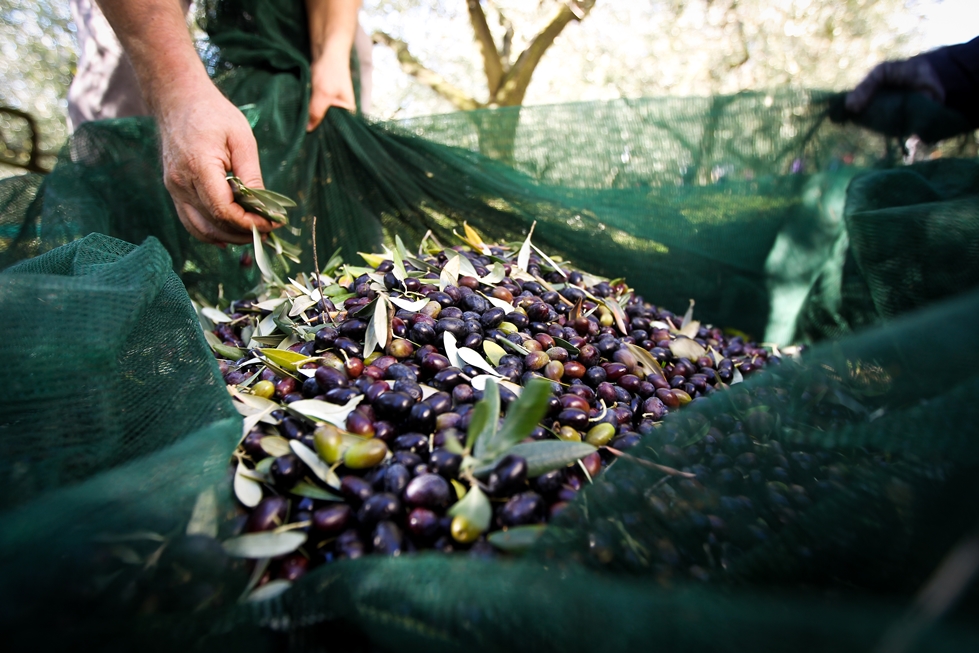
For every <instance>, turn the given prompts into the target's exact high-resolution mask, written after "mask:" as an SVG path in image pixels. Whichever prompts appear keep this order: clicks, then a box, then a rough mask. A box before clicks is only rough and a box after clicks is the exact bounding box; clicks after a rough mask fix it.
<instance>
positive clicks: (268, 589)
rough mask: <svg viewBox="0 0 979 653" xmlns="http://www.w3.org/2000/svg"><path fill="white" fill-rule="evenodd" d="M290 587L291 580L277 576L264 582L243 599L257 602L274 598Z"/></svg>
mask: <svg viewBox="0 0 979 653" xmlns="http://www.w3.org/2000/svg"><path fill="white" fill-rule="evenodd" d="M290 587H292V581H291V580H285V579H284V578H279V579H276V580H270V581H269V582H267V583H265V584H264V585H262V586H261V587H259V588H258V589H257V590H255V591H254V592H252V593H251V594H249V595H248V597H247V598H246V599H245V601H247V602H248V603H257V602H259V601H268V600H269V599H274V598H275V597H277V596H281V595H282V594H284V593H285V592H286V590H288V589H289V588H290Z"/></svg>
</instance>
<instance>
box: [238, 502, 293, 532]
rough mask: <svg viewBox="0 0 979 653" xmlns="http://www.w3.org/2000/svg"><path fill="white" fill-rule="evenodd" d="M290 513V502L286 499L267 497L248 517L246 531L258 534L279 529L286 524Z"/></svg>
mask: <svg viewBox="0 0 979 653" xmlns="http://www.w3.org/2000/svg"><path fill="white" fill-rule="evenodd" d="M288 513H289V501H288V500H287V499H286V498H285V497H265V498H264V499H262V500H261V501H259V502H258V505H257V506H255V507H254V508H253V509H252V512H251V514H250V515H248V521H247V522H246V523H245V531H246V532H248V533H258V532H262V531H270V530H272V529H273V528H278V527H279V526H281V525H282V524H284V523H285V521H286V515H287V514H288Z"/></svg>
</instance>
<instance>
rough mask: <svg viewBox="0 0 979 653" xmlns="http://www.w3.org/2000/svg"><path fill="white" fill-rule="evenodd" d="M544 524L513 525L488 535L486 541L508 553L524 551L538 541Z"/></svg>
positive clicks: (542, 532)
mask: <svg viewBox="0 0 979 653" xmlns="http://www.w3.org/2000/svg"><path fill="white" fill-rule="evenodd" d="M546 528H547V527H546V526H544V525H543V524H531V525H528V526H511V527H510V528H508V529H507V530H505V531H495V532H493V533H490V534H489V535H487V536H486V541H487V542H489V543H490V544H492V545H493V546H495V547H496V548H497V549H500V550H501V551H506V552H507V553H523V552H524V551H526V550H527V549H529V548H530V547H531V546H533V544H534V542H536V541H537V540H538V539H539V538H540V536H541V535H543V534H544V529H546Z"/></svg>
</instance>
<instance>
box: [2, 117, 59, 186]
mask: <svg viewBox="0 0 979 653" xmlns="http://www.w3.org/2000/svg"><path fill="white" fill-rule="evenodd" d="M0 113H6V114H9V115H11V116H14V117H15V118H20V119H21V120H23V121H24V122H26V123H27V128H28V129H29V130H30V132H31V151H30V152H29V153H27V163H24V162H23V161H22V160H21V159H20V158H19V157H16V154H18V152H17V151H16V150H14V152H15V157H14V158H11V157H7V156H4V157H0V163H3V164H6V165H9V166H14V167H16V168H22V169H24V170H27V171H28V172H37V173H40V174H47V173H49V172H51V168H48V167H45V166H43V165H41V162H40V160H39V159H40V157H41V156H43V155H44V154H45V153H44V152H42V151H41V145H40V140H41V136H40V134H39V133H38V130H37V120H35V118H34V116H32V115H31V114H29V113H27V112H26V111H21V110H20V109H14V108H13V107H0Z"/></svg>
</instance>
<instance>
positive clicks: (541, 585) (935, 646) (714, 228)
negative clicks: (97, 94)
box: [0, 1, 979, 651]
mask: <svg viewBox="0 0 979 653" xmlns="http://www.w3.org/2000/svg"><path fill="white" fill-rule="evenodd" d="M204 18H205V26H206V28H207V29H208V32H209V34H210V38H211V43H212V44H213V46H214V48H215V49H214V51H213V53H212V57H211V58H210V59H209V61H208V63H209V65H210V66H211V67H212V69H213V71H214V75H215V79H216V80H217V81H218V83H219V85H220V86H221V88H222V89H223V90H224V91H225V93H226V94H227V95H228V96H229V97H230V98H231V99H232V100H233V101H234V102H235V103H236V104H238V105H239V106H242V107H243V110H244V111H245V112H246V114H247V115H248V116H249V118H250V120H251V121H252V123H253V125H254V129H255V133H256V137H257V139H258V142H259V147H260V152H261V156H262V164H263V165H262V168H263V171H264V174H265V183H266V185H267V186H268V187H270V188H272V189H274V190H276V191H279V192H282V193H285V194H287V195H289V196H291V197H294V198H296V199H297V200H298V202H299V205H300V206H299V208H298V209H296V210H295V211H294V212H293V213H292V216H293V219H292V222H293V224H294V225H295V226H297V227H299V229H300V230H301V231H300V233H299V235H289V234H286V237H287V238H290V239H292V240H294V242H296V243H298V244H301V245H302V247H303V248H304V253H303V259H304V262H305V263H306V265H307V266H309V265H311V260H312V257H311V251H310V248H309V243H311V238H312V223H311V219H312V216H313V215H316V216H318V226H317V233H316V237H317V238H318V240H319V244H320V252H321V253H324V252H325V254H326V255H328V254H329V253H330V252H332V251H333V249H334V248H335V247H337V246H342V247H343V251H344V253H345V255H346V256H347V258H348V260H353V256H354V253H355V252H357V251H373V250H376V249H377V247H378V244H379V243H380V242H381V240H382V239H384V238H388V237H393V233H395V232H397V233H398V234H400V235H401V237H402V239H403V240H404V241H405V242H406V243H408V244H409V246H411V243H412V242H418V240H419V239H420V238H421V237H422V235H423V234H424V233H425V232H426V231H427V230H429V229H431V230H432V231H433V232H434V233H435V234H436V235H437V236H438V237H439V238H440V239H441V240H442V241H443V242H453V236H452V234H451V232H452V230H453V229H454V228H455V229H457V228H459V227H460V226H461V224H462V221H464V220H465V221H468V222H469V224H471V225H472V226H474V227H476V228H477V229H478V230H480V231H481V232H482V234H483V235H484V237H485V238H486V239H487V240H504V239H505V240H516V239H520V238H523V237H524V235H525V234H526V232H527V230H528V229H529V228H530V225H531V224H532V223H533V222H534V221H535V220H536V221H537V227H536V229H535V232H534V233H535V236H534V242H535V244H537V245H538V246H539V247H541V248H542V249H543V250H544V251H546V252H549V253H560V254H561V255H563V256H565V257H566V258H567V259H569V260H571V261H573V262H574V263H575V264H576V265H577V266H579V267H581V268H583V269H586V270H589V271H594V272H596V273H600V274H605V275H608V276H612V277H618V276H625V277H626V278H627V279H628V281H629V283H630V284H631V285H632V286H633V287H635V288H636V289H637V290H638V291H639V292H640V293H641V294H643V295H644V296H645V297H646V298H647V299H649V300H650V301H653V302H655V303H656V304H658V305H662V306H666V307H668V308H671V309H672V310H682V309H684V308H685V307H686V305H687V300H688V298H691V297H693V298H695V299H696V300H697V315H698V318H700V319H701V320H704V321H709V322H713V323H715V324H719V325H722V326H725V327H733V328H737V329H740V330H743V331H746V332H748V333H751V334H753V335H754V336H755V337H757V338H764V339H765V340H767V341H770V342H777V343H787V342H793V341H799V340H806V341H812V342H816V343H817V344H816V345H814V346H813V347H812V348H811V349H810V350H808V351H807V352H806V353H805V354H804V355H803V356H802V357H801V358H800V359H786V360H785V362H783V364H782V365H780V366H777V367H773V368H769V369H768V370H767V371H766V372H764V373H759V374H756V375H754V376H752V377H750V378H749V379H748V380H747V381H746V382H745V383H743V384H740V385H738V386H736V387H734V388H732V389H731V390H730V391H728V392H725V393H717V394H714V395H712V396H711V397H710V398H709V399H705V400H703V401H698V402H696V403H695V404H693V405H692V406H689V407H687V408H686V409H684V410H683V411H681V412H679V413H677V414H675V415H671V416H670V417H669V418H668V419H667V420H666V422H665V424H664V425H663V427H662V428H659V429H657V430H656V431H654V432H652V433H650V434H648V435H646V437H645V438H644V439H643V441H642V442H641V444H640V445H639V446H638V447H636V448H635V449H633V450H632V451H633V452H634V453H636V455H637V458H638V460H636V461H629V460H621V461H619V462H617V463H616V464H615V465H614V466H613V467H612V468H611V469H609V471H608V473H607V474H603V475H602V476H601V477H599V479H598V480H597V481H596V483H595V484H594V485H592V486H590V487H589V488H588V489H586V490H585V491H584V492H583V495H582V496H581V497H579V499H578V500H577V501H576V502H575V503H574V504H573V505H572V506H571V507H570V508H569V509H568V510H567V511H565V513H564V514H563V515H562V517H561V518H560V520H559V521H557V522H555V523H554V524H553V527H552V528H550V529H549V531H548V534H547V535H546V536H545V538H543V539H542V540H541V541H540V542H538V543H537V544H536V545H535V547H534V548H533V549H532V550H531V551H530V552H529V553H528V554H526V555H525V556H523V557H522V558H519V559H508V560H486V559H479V558H473V557H468V556H466V555H455V556H438V555H413V556H404V557H399V558H391V559H386V558H367V559H360V560H356V561H345V562H339V563H336V564H330V565H326V566H324V567H322V568H319V569H318V570H316V571H315V572H313V573H311V574H309V575H307V576H306V577H304V578H303V579H302V580H301V582H299V583H298V584H297V585H296V586H295V587H294V588H293V589H292V590H290V591H289V592H287V593H286V594H284V595H282V596H280V597H278V598H276V599H273V600H271V601H268V602H265V603H258V604H243V603H240V602H239V597H240V595H241V594H242V591H243V589H244V588H245V586H246V584H247V582H248V572H247V569H246V568H245V566H244V565H243V564H241V563H240V562H236V561H233V560H231V559H229V558H227V557H226V556H225V555H224V553H223V551H222V549H221V547H220V545H219V542H220V540H222V539H224V538H225V537H227V536H228V535H229V534H230V533H231V532H232V529H233V523H234V514H235V508H234V500H233V498H232V496H231V491H230V485H231V483H230V478H229V476H228V460H229V458H230V455H231V452H232V451H233V449H234V447H235V444H236V442H237V440H238V438H239V436H240V433H241V422H240V418H239V417H238V416H237V415H236V414H235V411H234V409H233V408H232V407H231V404H230V401H229V398H228V395H227V393H226V392H225V389H224V387H223V383H222V381H221V378H220V376H219V375H218V370H217V365H216V363H215V361H214V359H213V357H212V355H211V353H210V351H209V348H208V346H207V344H206V342H205V340H204V338H203V336H202V334H201V333H200V329H199V326H198V320H197V316H196V314H195V311H194V309H193V307H192V305H191V303H190V300H189V297H188V291H189V292H190V293H191V294H192V295H200V296H202V297H206V298H210V299H214V298H215V297H216V296H217V295H218V294H219V293H221V292H223V294H224V296H225V297H226V298H235V297H240V296H243V295H244V294H245V293H246V292H247V291H248V290H249V289H250V288H252V287H253V286H254V284H255V283H256V281H257V279H258V276H257V275H258V272H257V270H255V269H254V268H253V267H243V266H242V265H241V263H240V260H241V253H242V251H244V250H246V249H247V248H235V247H229V248H228V249H227V250H224V251H222V250H218V249H216V248H213V247H209V246H205V245H202V244H199V243H197V242H195V241H193V240H191V239H190V237H189V236H188V235H187V234H186V233H185V232H184V230H183V229H182V228H181V226H180V224H179V222H178V220H177V219H176V215H175V213H174V211H173V208H172V204H171V202H170V200H169V197H168V196H167V194H166V191H165V190H164V188H163V185H162V183H160V178H161V172H160V169H159V164H158V151H157V141H156V134H155V129H154V126H153V125H152V123H151V122H149V121H147V120H138V119H130V120H120V121H111V122H104V123H96V124H90V125H87V126H86V127H85V128H83V129H82V130H81V131H80V132H79V133H78V134H76V136H75V137H74V138H73V139H72V141H71V142H70V143H69V144H68V146H67V147H66V149H65V151H64V153H63V155H62V158H61V161H60V162H59V165H58V166H57V168H56V170H55V171H54V172H53V173H52V174H50V175H48V176H47V177H46V178H43V179H42V178H39V177H36V176H30V175H29V176H25V177H20V178H16V179H12V180H7V181H5V182H3V184H2V185H0V268H5V269H4V272H3V273H2V274H0V315H2V321H0V325H2V326H0V336H2V337H0V352H2V359H3V361H4V363H5V365H6V369H7V372H6V378H7V382H6V384H5V392H4V393H3V395H2V398H0V441H2V443H3V447H2V449H0V451H2V452H3V455H2V456H0V472H2V478H3V480H4V483H5V489H4V491H3V492H2V493H0V511H2V515H0V519H2V522H0V523H2V526H0V631H2V632H4V633H6V634H7V637H6V638H5V641H7V642H9V644H8V646H11V647H12V650H21V649H26V648H28V647H30V648H31V649H48V648H50V649H54V648H56V647H57V648H59V649H63V648H65V647H72V648H78V647H79V646H81V645H87V646H97V647H98V648H100V649H103V650H133V649H136V648H137V647H138V648H140V649H150V650H168V651H172V650H176V648H177V647H182V648H190V647H193V648H197V649H201V650H205V649H210V650H214V649H215V647H217V648H219V649H221V650H225V649H227V650H235V651H247V650H271V649H276V648H284V647H286V646H288V647H290V648H292V649H295V650H323V651H333V650H347V649H351V650H394V649H397V650H445V651H456V650H473V651H477V650H486V651H492V650H504V649H505V650H527V651H543V650H626V649H627V648H632V647H643V648H646V649H650V648H653V647H658V648H662V649H663V650H690V651H726V650H731V651H747V650H754V651H767V650H784V649H791V650H794V651H824V650H825V651H829V650H832V651H850V650H852V651H869V650H880V651H899V650H923V649H928V650H940V651H958V650H962V651H966V650H969V651H974V650H976V647H977V646H979V632H977V630H976V629H975V625H974V624H975V623H976V622H975V617H976V612H977V607H979V606H977V598H979V596H977V595H976V592H975V590H969V589H968V585H966V589H965V590H964V591H962V592H957V591H955V590H954V587H955V585H956V582H957V581H962V582H963V583H967V581H968V572H969V570H970V565H969V562H970V561H973V560H974V558H975V554H972V556H971V557H970V555H969V552H970V551H973V550H974V548H975V539H974V538H975V533H976V529H977V527H979V510H977V509H976V506H977V505H979V503H977V500H979V483H977V482H976V478H979V476H977V474H979V440H977V436H976V433H977V431H976V426H975V425H976V424H977V420H979V408H977V404H976V402H975V400H974V398H975V396H976V394H977V392H979V373H977V370H979V353H977V349H976V347H975V346H974V341H973V338H974V337H975V334H976V333H977V332H979V289H977V281H979V166H977V165H976V162H975V161H974V160H971V159H954V158H943V159H939V160H935V161H931V162H927V163H921V164H915V165H913V166H900V165H898V164H899V162H900V157H901V151H900V148H899V146H897V145H896V142H897V141H896V140H894V139H888V138H882V137H880V136H875V135H873V134H871V133H870V132H868V131H866V130H864V129H861V128H859V127H855V126H853V125H841V124H838V123H836V122H833V121H832V120H831V117H835V115H836V107H837V104H834V103H838V98H833V97H830V96H823V95H814V94H810V93H805V92H800V91H780V92H777V93H770V94H766V93H751V94H742V95H737V96H730V97H714V98H707V99H696V98H689V99H668V98H667V99H644V100H635V101H617V102H609V103H588V104H571V105H563V106H556V107H533V108H523V109H520V110H519V111H518V110H516V109H512V110H500V111H488V112H477V113H469V114H454V115H449V116H437V117H431V118H419V119H414V120H411V121H407V122H404V123H401V124H396V125H389V124H373V123H370V122H368V121H365V120H363V119H361V118H358V117H354V116H350V115H349V114H346V113H342V112H337V111H331V112H330V113H329V114H328V116H327V121H325V123H324V125H323V126H322V127H321V128H320V129H318V130H317V131H316V132H315V133H314V134H312V135H309V136H307V135H306V134H305V133H304V125H305V121H304V120H303V116H304V115H305V110H306V109H305V107H306V102H307V98H308V92H307V90H306V89H307V83H308V78H309V74H308V73H309V71H308V65H307V63H306V47H307V46H306V40H305V39H306V37H305V25H304V22H303V18H302V12H301V3H292V2H240V1H239V2H230V1H229V2H218V3H210V4H207V6H206V7H205V16H204ZM895 98H896V96H888V97H885V98H883V99H882V100H881V102H880V103H878V105H877V106H876V108H875V110H874V111H872V112H871V114H870V118H869V119H868V120H869V122H870V124H871V125H872V126H874V127H875V128H877V129H878V130H880V131H883V132H885V133H889V134H890V135H891V136H904V135H907V134H908V133H911V132H912V131H917V132H918V133H924V130H925V129H926V127H927V125H938V127H937V128H936V129H939V131H937V132H928V133H930V134H933V135H935V134H937V135H938V136H949V135H951V133H948V129H947V127H948V125H949V121H948V120H947V119H946V117H943V116H941V114H940V111H939V108H936V107H934V106H933V105H928V104H927V103H926V102H924V101H923V100H922V99H920V98H918V99H912V100H907V101H905V100H904V99H901V98H896V99H895ZM887 118H892V120H891V122H887V121H886V120H885V119H887ZM922 121H924V122H922ZM922 125H925V127H923V126H922ZM942 129H945V130H946V131H941V130H942ZM953 131H954V130H953ZM944 151H946V152H950V151H951V147H950V146H946V149H945V150H944ZM130 243H131V244H130ZM746 448H747V449H752V450H753V451H756V452H757V453H758V458H759V459H760V461H759V462H758V463H757V464H758V465H760V466H762V467H764V466H765V465H768V464H770V462H766V461H768V460H769V457H771V456H782V457H783V458H784V465H785V470H786V471H787V473H788V474H789V478H787V479H786V480H785V482H784V483H782V484H781V485H772V484H771V483H765V484H763V485H758V486H753V485H751V480H750V477H746V478H744V479H741V480H740V481H738V480H737V479H731V478H730V477H729V476H725V475H723V474H707V475H703V474H699V475H698V476H697V478H696V479H689V478H683V479H680V478H675V477H669V476H666V475H664V474H663V472H662V471H660V470H659V469H658V468H656V467H654V466H650V465H649V463H656V464H664V463H665V464H670V465H672V466H674V467H678V468H679V467H683V468H686V469H691V470H694V472H696V471H697V470H698V468H697V467H696V465H697V464H698V461H701V460H706V459H709V458H711V457H712V456H716V455H718V454H719V453H723V454H725V455H728V456H730V457H732V458H733V457H736V456H740V455H742V454H744V453H746ZM739 460H744V461H745V462H744V463H743V464H744V465H747V466H750V464H751V463H750V460H751V459H739ZM779 460H781V459H779ZM781 464H782V463H781V462H780V463H779V465H781ZM708 516H712V517H716V518H718V519H720V520H721V522H720V523H721V524H722V525H719V524H718V522H716V521H711V520H710V519H708ZM705 520H706V521H705ZM714 530H717V531H718V532H720V531H723V533H722V537H721V539H720V540H717V541H713V540H711V535H710V532H713V531H714ZM970 538H971V539H970ZM970 543H971V544H970ZM970 546H971V547H972V548H970ZM953 551H954V552H956V556H957V557H955V560H958V561H960V565H959V566H958V567H956V566H955V565H952V566H951V567H949V566H944V567H940V564H941V562H942V560H943V559H945V558H946V556H948V555H949V554H950V553H951V552H953ZM963 560H964V561H965V562H962V561H963ZM938 569H942V570H943V571H940V572H937V576H936V570H938ZM949 569H951V571H948V570H949ZM936 578H937V580H934V579H936ZM929 579H933V583H932V585H930V586H929V587H931V589H932V591H930V592H926V593H924V594H922V593H921V589H922V588H923V587H924V586H926V584H927V583H929V582H930V581H929ZM950 588H951V589H950ZM943 597H952V598H954V599H957V600H943ZM938 615H941V616H942V619H941V620H937V623H936V617H937V616H938Z"/></svg>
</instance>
